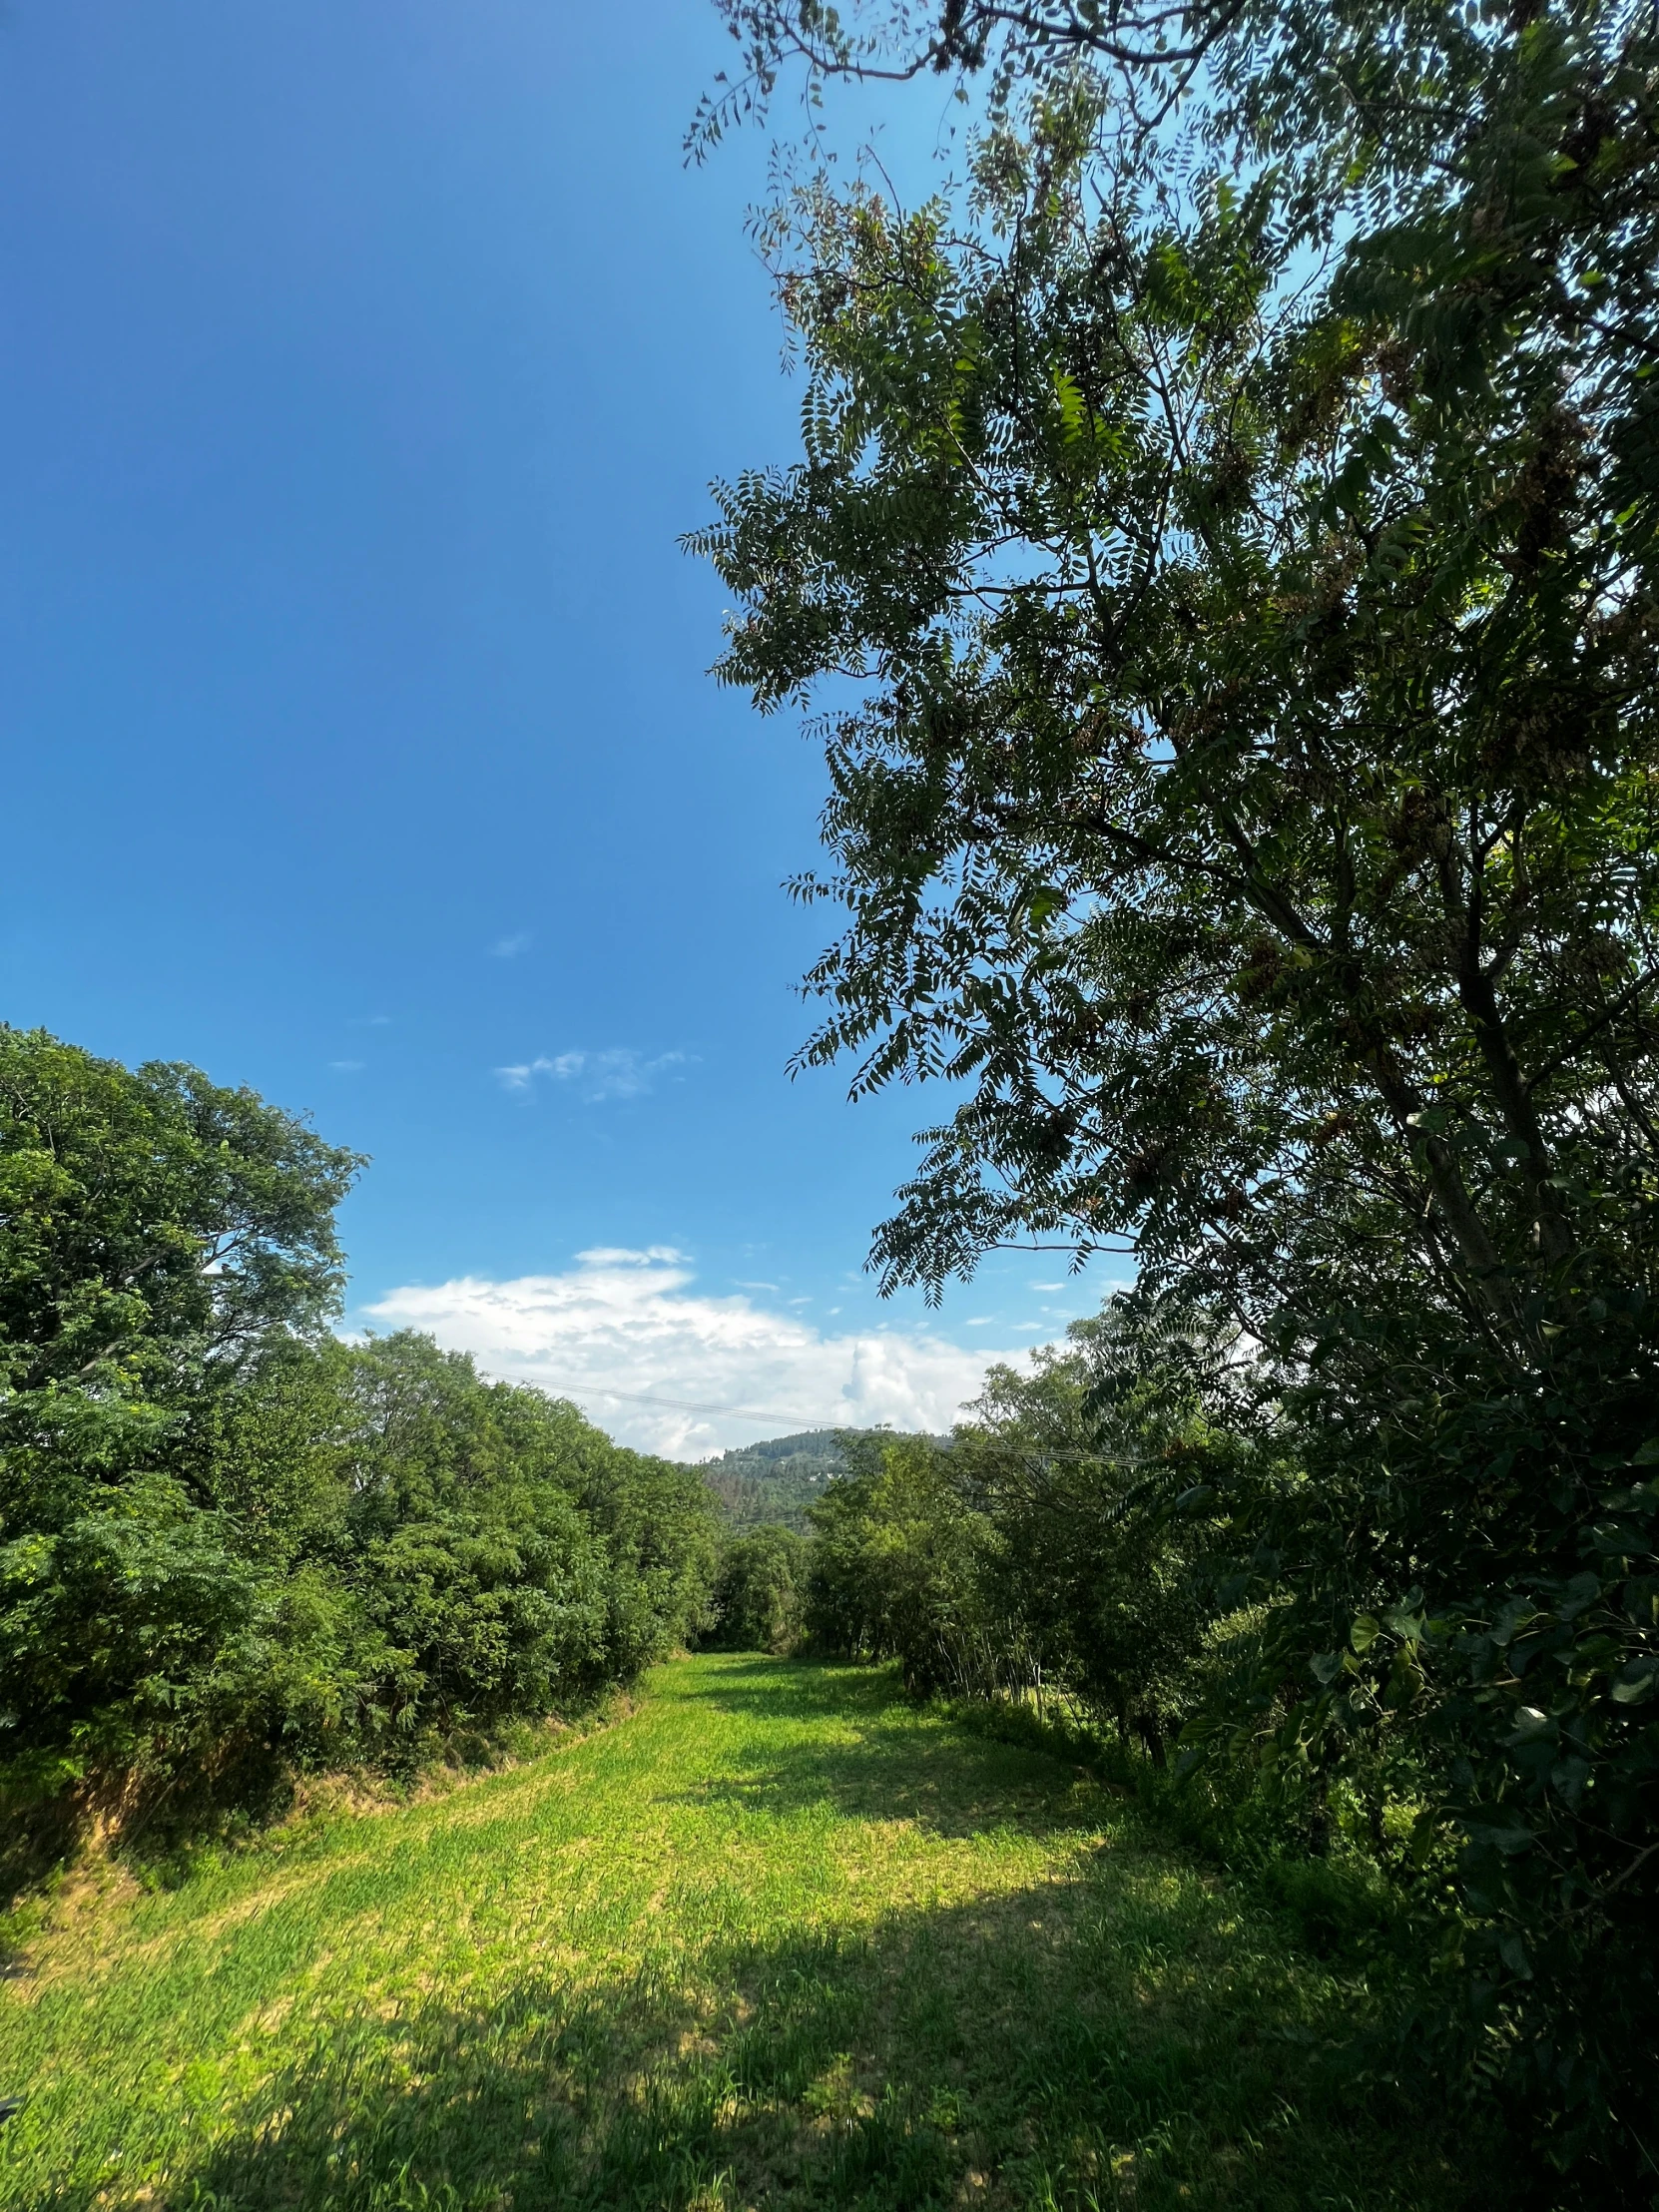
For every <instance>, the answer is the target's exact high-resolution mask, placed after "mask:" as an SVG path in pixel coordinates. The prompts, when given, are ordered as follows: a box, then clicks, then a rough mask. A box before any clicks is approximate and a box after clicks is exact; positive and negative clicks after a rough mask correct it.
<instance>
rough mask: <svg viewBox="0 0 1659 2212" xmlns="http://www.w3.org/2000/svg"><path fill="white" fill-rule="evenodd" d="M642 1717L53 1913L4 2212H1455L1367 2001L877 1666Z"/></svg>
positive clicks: (1081, 1798)
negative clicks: (549, 2210) (1379, 2060)
mask: <svg viewBox="0 0 1659 2212" xmlns="http://www.w3.org/2000/svg"><path fill="white" fill-rule="evenodd" d="M648 1689H649V1694H648V1695H647V1697H646V1698H645V1700H644V1701H643V1703H642V1705H641V1707H640V1709H639V1710H638V1711H636V1712H635V1713H634V1714H633V1715H632V1716H631V1717H629V1718H628V1719H626V1720H624V1721H622V1722H620V1723H619V1724H618V1725H617V1726H615V1727H614V1728H611V1729H608V1730H606V1731H604V1732H602V1733H599V1734H596V1735H592V1736H589V1737H587V1738H586V1739H584V1740H583V1741H581V1742H578V1743H576V1744H574V1745H571V1746H570V1747H568V1748H566V1749H564V1750H562V1751H558V1752H555V1753H552V1754H550V1755H548V1756H546V1757H544V1758H541V1759H539V1760H537V1761H535V1762H534V1763H532V1764H530V1765H527V1766H524V1767H520V1768H517V1769H515V1770H512V1771H510V1772H507V1773H502V1774H497V1775H492V1776H488V1777H485V1778H483V1779H481V1780H479V1781H477V1782H475V1783H472V1784H470V1785H468V1786H466V1787H465V1788H463V1789H460V1790H457V1791H455V1792H453V1793H451V1794H449V1795H447V1796H444V1797H442V1798H439V1799H435V1800H433V1801H431V1802H429V1803H426V1804H422V1805H415V1806H411V1807H409V1808H407V1809H403V1810H397V1811H391V1812H385V1813H379V1814H373V1815H369V1816H361V1815H358V1816H349V1815H340V1816H336V1817H334V1818H332V1819H329V1820H325V1821H322V1822H319V1823H315V1824H312V1825H311V1826H310V1827H308V1828H301V1829H297V1830H291V1831H288V1832H286V1833H285V1834H283V1835H282V1836H280V1837H278V1838H277V1839H275V1840H274V1841H273V1842H272V1843H271V1844H270V1845H269V1846H267V1847H266V1848H265V1849H263V1850H261V1851H259V1852H258V1853H253V1854H249V1855H246V1856H244V1857H242V1858H240V1859H238V1860H235V1861H233V1862H231V1863H229V1864H226V1865H224V1866H221V1867H218V1868H214V1869H210V1870H207V1871H203V1872H199V1873H197V1874H196V1875H194V1876H193V1877H192V1878H191V1879H190V1880H189V1881H188V1882H186V1883H185V1884H184V1885H183V1886H182V1887H181V1888H179V1889H177V1890H175V1891H172V1892H169V1893H155V1894H150V1895H116V1894H109V1895H105V1896H104V1897H102V1898H101V1899H98V1900H95V1901H86V1902H83V1903H81V1904H80V1905H79V1906H77V1905H76V1903H75V1902H74V1901H73V1899H70V1898H67V1897H66V1899H65V1900H64V1901H62V1902H61V1903H60V1906H59V1907H58V1909H57V1910H56V1912H55V1915H54V1923H55V1925H54V1926H53V1927H52V1928H51V1929H50V1930H49V1931H48V1932H47V1933H46V1934H45V1935H43V1936H41V1937H40V1938H39V1940H38V1941H37V1942H36V1943H35V1944H34V1945H33V1946H32V1948H31V1951H30V1954H29V1957H28V1959H27V1961H26V1964H27V1968H28V1970H27V1971H26V1972H25V1973H23V1974H21V1975H20V1976H18V1977H15V1978H12V1979H9V1980H7V1981H5V1982H4V1983H0V2093H9V2092H14V2091H16V2090H17V2089H20V2088H21V2089H26V2090H27V2091H28V2092H29V2103H28V2105H27V2106H26V2108H25V2110H24V2111H23V2112H22V2114H21V2115H20V2116H19V2117H18V2118H16V2119H14V2120H12V2121H11V2122H9V2123H8V2124H7V2125H6V2126H5V2127H4V2128H0V2204H4V2205H7V2206H27V2207H31V2208H36V2212H44V2208H45V2207H47V2206H53V2207H63V2208H66V2212H67V2208H69V2207H83V2206H93V2205H112V2206H114V2205H130V2204H139V2203H144V2204H150V2205H163V2206H170V2207H171V2206H180V2207H183V2206H190V2205H194V2206H197V2207H199V2208H202V2212H207V2208H209V2207H215V2206H217V2207H225V2208H229V2207H232V2206H235V2207H238V2208H242V2207H249V2208H254V2207H265V2206H278V2205H280V2206H298V2207H304V2208H305V2212H320V2208H323V2207H329V2208H334V2207H337V2208H340V2212H344V2208H346V2207H349V2208H351V2212H392V2208H403V2207H408V2208H411V2212H412V2208H415V2207H421V2208H433V2212H436V2208H445V2212H461V2208H463V2207H464V2208H466V2212H484V2208H486V2207H507V2206H512V2207H514V2208H528V2207H539V2206H547V2207H553V2206H557V2207H560V2208H561V2212H563V2208H571V2212H575V2208H579V2207H585V2206H593V2207H600V2206H604V2207H613V2206H614V2207H639V2208H640V2212H646V2208H650V2212H659V2208H669V2207H673V2208H685V2212H717V2208H733V2212H735V2208H737V2207H740V2206H756V2207H761V2206H771V2205H788V2206H791V2207H796V2206H799V2207H803V2208H807V2207H820V2206H825V2207H828V2206H847V2207H852V2206H861V2207H867V2208H869V2212H877V2208H891V2212H909V2208H912V2207H921V2206H929V2205H935V2204H937V2205H944V2204H951V2203H968V2204H974V2205H980V2206H985V2207H997V2208H1002V2207H1009V2208H1011V2207H1016V2206H1017V2207H1021V2208H1027V2207H1029V2208H1031V2212H1045V2208H1055V2207H1067V2208H1070V2207H1077V2208H1079V2212H1084V2208H1088V2207H1106V2206H1119V2205H1122V2206H1130V2205H1133V2206H1136V2207H1154V2206H1164V2205H1177V2204H1179V2205H1182V2206H1184V2207H1199V2206H1211V2205H1218V2206H1219V2205H1226V2206H1229V2207H1245V2206H1260V2207H1264V2208H1267V2207H1273V2208H1275V2212H1289V2208H1299V2207H1309V2208H1313V2207H1321V2208H1325V2207H1331V2208H1339V2207H1353V2208H1360V2207H1365V2208H1368V2212H1369V2208H1371V2207H1383V2206H1391V2207H1397V2208H1399V2212H1438V2208H1440V2207H1446V2208H1450V2207H1452V2206H1457V2205H1466V2204H1473V2203H1478V2202H1479V2201H1481V2200H1480V2198H1479V2195H1478V2193H1477V2192H1476V2191H1474V2190H1473V2189H1465V2187H1464V2186H1463V2185H1461V2184H1460V2183H1459V2182H1458V2179H1457V2176H1456V2174H1455V2172H1454V2170H1453V2166H1452V2164H1451V2162H1450V2160H1449V2159H1448V2156H1447V2153H1446V2145H1445V2138H1444V2135H1443V2132H1442V2131H1441V2129H1440V2128H1439V2127H1437V2126H1435V2125H1433V2124H1430V2123H1429V2122H1428V2121H1426V2120H1425V2119H1424V2118H1423V2117H1422V2116H1421V2115H1412V2114H1410V2113H1408V2112H1405V2111H1403V2110H1400V2109H1398V2108H1396V2107H1393V2106H1390V2104H1389V2103H1388V2101H1387V2100H1386V2099H1385V2098H1384V2097H1383V2095H1382V2093H1381V2092H1379V2091H1376V2090H1371V2089H1367V2088H1366V2087H1365V2085H1364V2081H1363V2077H1362V2076H1361V2075H1359V2074H1358V2073H1357V2072H1356V2070H1355V2067H1354V2064H1353V2061H1352V2058H1351V2057H1350V2058H1347V2059H1345V2057H1344V2055H1343V2050H1342V2047H1341V2046H1342V2045H1344V2044H1345V2043H1348V2042H1350V2041H1351V2039H1352V2033H1353V2029H1354V2027H1355V2024H1356V2022H1357V2021H1362V2020H1363V2019H1364V2018H1365V2016H1366V2013H1367V2010H1368V2004H1369V2002H1370V2000H1369V1998H1368V1995H1367V1992H1366V1990H1365V1988H1364V1986H1363V1984H1362V1983H1361V1982H1360V1980H1359V1979H1358V1977H1357V1976H1356V1975H1352V1974H1351V1975H1348V1976H1345V1974H1344V1973H1343V1972H1342V1971H1340V1970H1337V1969H1334V1968H1332V1967H1331V1966H1330V1965H1321V1964H1318V1963H1316V1962H1315V1961H1313V1960H1311V1959H1309V1958H1307V1957H1305V1956H1300V1955H1298V1954H1297V1953H1296V1952H1295V1951H1294V1949H1293V1948H1291V1947H1290V1945H1289V1943H1288V1939H1287V1936H1286V1934H1285V1931H1284V1929H1283V1927H1282V1926H1281V1925H1280V1924H1279V1923H1277V1922H1276V1921H1275V1920H1274V1919H1273V1918H1272V1917H1271V1915H1269V1914H1267V1913H1266V1912H1265V1911H1264V1910H1263V1909H1262V1908H1260V1907H1258V1906H1253V1905H1252V1904H1251V1903H1250V1901H1249V1900H1248V1899H1246V1898H1244V1897H1243V1896H1241V1895H1240V1894H1238V1893H1235V1892H1233V1891H1231V1890H1230V1889H1229V1888H1228V1887H1227V1886H1226V1885H1224V1884H1221V1883H1219V1882H1218V1881H1217V1880H1216V1879H1215V1878H1214V1877H1210V1876H1206V1875H1205V1874H1204V1873H1203V1872H1202V1871H1200V1870H1197V1869H1195V1868H1194V1867H1193V1866H1191V1865H1190V1864H1189V1863H1187V1862H1186V1861H1184V1860H1183V1859H1182V1858H1181V1857H1180V1856H1179V1855H1178V1854H1176V1853H1174V1852H1172V1851H1171V1850H1170V1849H1169V1847H1168V1846H1167V1845H1163V1846H1161V1845H1160V1844H1159V1843H1158V1842H1157V1840H1156V1839H1155V1838H1154V1837H1152V1836H1151V1835H1150V1834H1149V1832H1148V1831H1147V1830H1146V1829H1145V1827H1144V1826H1143V1825H1142V1824H1141V1823H1140V1822H1139V1821H1138V1820H1137V1818H1136V1816H1135V1815H1134V1814H1133V1813H1132V1812H1131V1810H1130V1809H1129V1808H1128V1807H1126V1806H1125V1805H1124V1804H1123V1802H1122V1801H1121V1800H1119V1799H1116V1798H1114V1797H1112V1796H1110V1795H1109V1794H1108V1793H1106V1792H1105V1791H1103V1790H1102V1789H1101V1788H1099V1787H1098V1786H1097V1785H1095V1784H1094V1783H1092V1782H1090V1781H1089V1780H1087V1779H1086V1778H1085V1777H1083V1776H1081V1775H1080V1774H1079V1773H1078V1772H1077V1771H1076V1770H1074V1769H1071V1768H1068V1767H1066V1766H1064V1765H1062V1764H1061V1763H1059V1762H1058V1761H1056V1760H1054V1759H1051V1758H1048V1757H1046V1756H1044V1755H1043V1754H1041V1753H1039V1752H1036V1751H1033V1750H1029V1749H1024V1748H1021V1747H1019V1746H1016V1745H1012V1744H1007V1743H999V1742H996V1741H994V1740H989V1739H986V1738H984V1737H982V1736H975V1735H973V1734H970V1733H969V1732H967V1731H965V1730H962V1729H960V1728H957V1727H953V1726H952V1725H950V1724H949V1723H948V1722H946V1721H944V1720H942V1719H941V1718H940V1717H938V1716H937V1715H935V1714H926V1713H919V1712H917V1711H915V1710H914V1709H912V1708H911V1707H909V1706H908V1705H906V1704H904V1703H902V1702H901V1701H899V1700H898V1699H897V1697H896V1695H895V1692H894V1690H893V1687H892V1684H891V1683H890V1681H889V1680H888V1679H887V1678H886V1677H884V1676H881V1675H871V1674H869V1673H867V1672H859V1671H853V1670H849V1669H838V1668H820V1667H808V1666H800V1665H793V1664H790V1663H788V1662H784V1661H779V1660H768V1659H759V1658H751V1657H703V1658H698V1659H693V1660H687V1661H682V1662H679V1663H677V1664H675V1665H673V1666H671V1667H665V1668H663V1669H661V1670H659V1671H658V1673H657V1674H656V1675H655V1676H654V1677H653V1678H652V1680H651V1682H650V1684H649V1686H648ZM1464 2148H1465V2150H1467V2148H1468V2146H1467V2145H1466V2144H1465V2145H1464Z"/></svg>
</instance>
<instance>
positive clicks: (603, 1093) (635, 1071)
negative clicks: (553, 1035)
mask: <svg viewBox="0 0 1659 2212" xmlns="http://www.w3.org/2000/svg"><path fill="white" fill-rule="evenodd" d="M689 1064H690V1063H689V1060H688V1058H687V1055H686V1054H685V1053H684V1052H659V1053H657V1054H656V1055H655V1057H650V1056H648V1055H647V1054H645V1053H643V1052H635V1051H633V1050H631V1049H629V1048H628V1047H625V1046H612V1047H611V1048H610V1049H609V1050H607V1051H604V1052H560V1053H556V1054H555V1055H554V1056H553V1057H552V1058H551V1059H549V1058H546V1057H545V1056H543V1057H538V1058H537V1059H534V1060H520V1061H518V1062H517V1063H515V1064H514V1065H512V1066H509V1067H501V1068H497V1069H496V1071H495V1073H496V1076H497V1079H498V1080H499V1081H500V1083H501V1084H502V1086H503V1088H504V1089H506V1090H509V1091H528V1090H533V1089H534V1088H535V1083H536V1078H537V1077H538V1076H546V1077H547V1079H548V1080H549V1081H550V1082H553V1083H560V1084H568V1085H569V1087H570V1088H571V1089H572V1090H573V1091H574V1092H575V1093H576V1095H577V1097H578V1098H580V1099H582V1100H583V1101H584V1102H585V1103H586V1104H587V1105H590V1106H597V1105H601V1104H603V1103H604V1101H605V1100H606V1099H611V1098H643V1097H644V1096H645V1094H646V1092H647V1091H649V1090H652V1089H653V1088H654V1087H655V1085H656V1082H657V1078H658V1077H659V1076H661V1075H664V1074H666V1073H667V1071H668V1070H669V1069H670V1068H677V1067H686V1066H688V1065H689Z"/></svg>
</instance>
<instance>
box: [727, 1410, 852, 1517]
mask: <svg viewBox="0 0 1659 2212" xmlns="http://www.w3.org/2000/svg"><path fill="white" fill-rule="evenodd" d="M836 1434H837V1431H836V1430H834V1429H832V1428H810V1429H804V1430H802V1431H801V1432H800V1433H799V1434H797V1435H794V1436H774V1437H771V1438H769V1439H768V1440H767V1441H766V1442H764V1443H758V1444H746V1445H745V1446H744V1447H743V1448H742V1449H741V1450H737V1451H724V1452H722V1453H721V1455H720V1457H719V1458H718V1459H706V1460H704V1461H703V1478H704V1480H705V1481H706V1482H707V1483H708V1484H709V1486H710V1488H711V1489H712V1490H713V1491H714V1492H715V1495H716V1496H717V1497H718V1498H719V1499H720V1501H721V1503H722V1505H724V1506H725V1508H726V1514H727V1518H728V1519H729V1520H730V1521H731V1522H732V1525H733V1526H734V1527H735V1528H755V1527H759V1526H760V1525H761V1524H762V1523H764V1522H767V1521H777V1522H778V1523H780V1524H781V1525H782V1526H783V1527H785V1528H793V1529H794V1530H795V1531H796V1533H797V1534H798V1535H802V1536H804V1535H805V1534H806V1533H807V1529H808V1527H809V1525H810V1524H809V1522H808V1519H807V1508H808V1506H809V1505H810V1504H811V1503H812V1501H813V1499H814V1498H815V1497H817V1496H818V1494H819V1492H820V1491H821V1490H822V1489H823V1487H824V1485H825V1483H826V1482H828V1481H829V1480H830V1476H831V1475H833V1474H837V1473H838V1472H839V1471H840V1466H841V1454H840V1445H839V1444H838V1443H837V1442H836V1440H835V1439H836Z"/></svg>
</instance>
